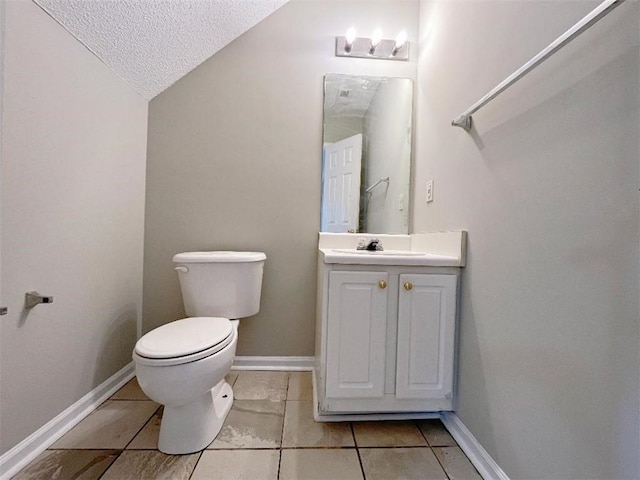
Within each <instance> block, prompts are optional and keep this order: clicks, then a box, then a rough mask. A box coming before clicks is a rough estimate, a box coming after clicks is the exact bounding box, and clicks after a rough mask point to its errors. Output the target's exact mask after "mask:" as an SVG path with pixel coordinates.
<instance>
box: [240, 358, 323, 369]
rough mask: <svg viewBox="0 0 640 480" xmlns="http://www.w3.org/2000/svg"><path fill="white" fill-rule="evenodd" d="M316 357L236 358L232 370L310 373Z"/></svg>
mask: <svg viewBox="0 0 640 480" xmlns="http://www.w3.org/2000/svg"><path fill="white" fill-rule="evenodd" d="M314 361H315V357H236V358H235V359H234V361H233V366H232V367H231V370H280V371H289V372H309V371H311V370H313V362H314Z"/></svg>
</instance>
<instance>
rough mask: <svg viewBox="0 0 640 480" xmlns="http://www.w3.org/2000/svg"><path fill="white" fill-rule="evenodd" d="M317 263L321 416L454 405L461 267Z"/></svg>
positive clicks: (431, 409) (432, 409)
mask: <svg viewBox="0 0 640 480" xmlns="http://www.w3.org/2000/svg"><path fill="white" fill-rule="evenodd" d="M318 267H319V269H318V270H319V272H318V273H319V278H318V280H319V289H318V292H319V298H318V319H317V324H316V354H318V353H319V355H318V357H317V359H316V368H315V373H316V379H315V380H316V384H315V388H316V401H317V414H318V417H319V418H320V419H321V418H322V415H323V414H324V415H336V414H363V413H404V414H405V415H406V414H408V413H425V412H437V411H443V410H451V409H452V407H453V378H454V354H455V331H456V304H457V296H456V295H457V285H458V272H459V269H458V268H448V267H425V266H420V267H413V266H393V265H384V266H382V265H339V264H325V263H323V262H319V264H318Z"/></svg>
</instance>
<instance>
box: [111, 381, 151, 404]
mask: <svg viewBox="0 0 640 480" xmlns="http://www.w3.org/2000/svg"><path fill="white" fill-rule="evenodd" d="M111 400H150V399H149V397H147V396H146V395H145V393H144V392H143V391H142V389H141V388H140V384H139V383H138V379H137V378H136V377H133V378H132V379H131V380H129V381H128V382H127V383H126V384H125V385H124V387H122V388H121V389H120V390H118V391H117V392H116V393H115V394H113V396H112V397H111Z"/></svg>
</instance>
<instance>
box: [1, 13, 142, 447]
mask: <svg viewBox="0 0 640 480" xmlns="http://www.w3.org/2000/svg"><path fill="white" fill-rule="evenodd" d="M5 7H6V11H5V12H4V13H5V15H6V17H5V18H4V20H5V26H6V28H3V35H4V38H3V45H2V47H3V50H2V52H0V57H2V59H3V62H4V70H3V72H2V78H3V85H4V91H3V98H2V100H3V118H2V139H3V144H2V185H1V192H2V200H1V205H2V219H1V223H2V239H1V241H2V247H3V248H2V281H1V288H2V300H3V304H5V305H7V306H8V307H9V314H8V315H7V316H3V317H0V318H1V320H0V339H1V340H0V342H1V348H0V382H1V383H0V404H1V405H2V409H1V410H0V412H1V413H0V415H1V417H0V423H1V424H2V432H1V434H0V442H1V445H0V453H2V452H5V451H7V450H8V449H9V448H11V447H13V446H14V445H16V444H17V443H18V442H19V441H21V440H23V439H24V438H25V437H27V436H28V435H29V434H31V433H33V432H34V431H35V430H37V429H38V428H39V427H41V426H42V425H44V424H45V423H46V422H48V421H49V420H51V419H52V418H53V417H55V416H56V415H57V414H59V413H60V412H61V411H63V410H65V409H66V408H67V407H69V406H70V405H72V404H73V403H74V402H76V401H77V400H78V399H80V398H81V397H82V396H84V395H85V394H86V393H88V392H89V391H91V390H92V389H93V388H94V387H96V386H97V385H99V384H100V383H102V382H103V381H104V380H106V379H107V378H109V377H110V376H111V375H113V374H114V373H115V372H117V371H118V370H120V369H121V368H122V367H124V366H125V365H127V364H128V363H129V362H130V361H131V351H132V348H133V345H134V343H135V340H136V331H137V327H138V325H137V324H138V323H139V322H140V318H141V303H142V248H143V222H144V174H145V149H146V127H147V102H146V101H145V100H143V99H142V98H141V97H139V96H138V95H137V94H136V93H134V92H133V90H132V89H131V88H129V87H128V86H127V85H125V83H124V82H123V81H122V80H121V79H120V78H118V77H117V76H116V75H115V74H113V73H112V72H111V71H110V70H109V69H107V68H106V67H105V66H104V65H103V64H102V63H101V62H100V61H99V60H98V59H97V58H95V57H94V56H93V55H92V54H91V53H90V52H89V51H88V50H87V49H86V48H84V47H83V46H82V45H81V44H80V43H79V42H78V41H77V40H75V39H74V38H73V37H72V36H71V35H69V33H68V32H66V31H65V30H64V29H63V28H62V27H60V26H59V25H58V24H57V23H56V22H55V21H54V20H52V19H51V18H50V17H49V16H48V15H47V14H46V13H44V12H43V11H42V10H40V8H39V7H37V6H36V5H35V4H34V3H33V2H28V1H20V2H18V1H11V2H6V3H3V8H5ZM29 290H39V291H40V292H41V293H43V294H46V295H53V296H54V303H53V304H51V305H40V306H37V307H36V308H34V309H33V310H31V311H29V312H28V313H27V312H26V311H24V310H23V304H24V295H25V292H27V291H29Z"/></svg>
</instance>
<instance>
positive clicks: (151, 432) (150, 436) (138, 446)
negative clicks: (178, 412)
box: [127, 407, 164, 450]
mask: <svg viewBox="0 0 640 480" xmlns="http://www.w3.org/2000/svg"><path fill="white" fill-rule="evenodd" d="M163 410H164V407H160V408H159V409H158V411H157V412H156V413H154V414H153V416H152V417H151V418H150V419H149V421H148V422H147V424H146V425H145V426H144V427H143V429H142V430H140V432H139V433H138V434H137V435H136V436H135V437H134V438H133V440H131V443H129V445H127V450H155V449H157V448H158V438H159V437H160V422H161V421H162V412H163Z"/></svg>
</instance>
